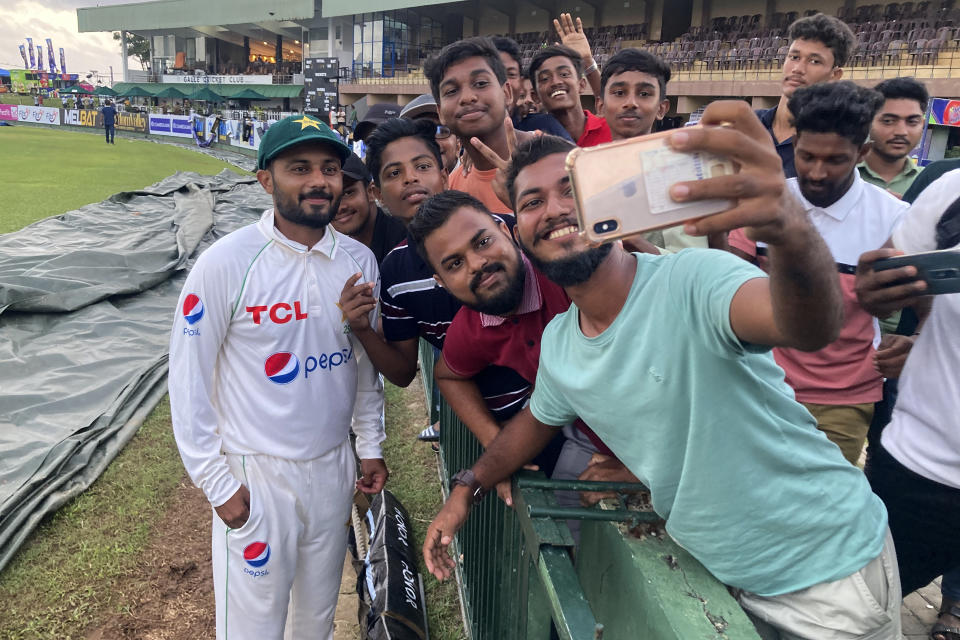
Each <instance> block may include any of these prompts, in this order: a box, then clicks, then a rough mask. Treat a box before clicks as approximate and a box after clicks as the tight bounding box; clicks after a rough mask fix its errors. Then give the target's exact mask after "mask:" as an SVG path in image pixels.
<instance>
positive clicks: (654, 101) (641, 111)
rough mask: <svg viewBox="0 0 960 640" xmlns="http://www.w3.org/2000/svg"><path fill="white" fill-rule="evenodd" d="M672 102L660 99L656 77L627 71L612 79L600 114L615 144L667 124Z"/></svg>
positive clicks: (605, 92)
mask: <svg viewBox="0 0 960 640" xmlns="http://www.w3.org/2000/svg"><path fill="white" fill-rule="evenodd" d="M669 110H670V101H669V100H662V99H661V98H660V84H659V82H658V81H657V78H656V77H655V76H652V75H650V74H649V73H644V72H643V71H624V72H623V73H618V74H616V75H614V76H611V77H610V79H609V80H608V81H607V86H606V87H605V88H604V90H603V99H602V100H598V105H597V112H598V113H599V115H601V116H603V118H604V119H606V121H607V124H608V125H609V126H610V133H611V134H612V135H613V139H614V140H623V139H625V138H635V137H636V136H643V135H646V134H648V133H650V131H651V130H652V129H653V124H654V123H655V122H656V121H657V120H663V117H664V116H665V115H667V111H669Z"/></svg>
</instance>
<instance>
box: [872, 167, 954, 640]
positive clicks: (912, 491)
mask: <svg viewBox="0 0 960 640" xmlns="http://www.w3.org/2000/svg"><path fill="white" fill-rule="evenodd" d="M958 194H960V169H958V170H954V171H950V172H948V173H945V174H944V175H942V176H941V177H940V178H939V179H937V180H936V181H935V182H933V183H932V184H930V186H928V187H927V188H926V189H925V190H924V191H923V192H922V193H921V194H920V196H919V197H918V198H917V200H916V202H915V203H914V204H913V206H912V207H910V210H909V211H908V212H907V214H906V216H904V218H903V221H902V223H901V224H900V225H899V226H898V227H897V228H896V230H895V231H894V233H893V238H892V240H893V245H894V247H896V249H881V250H878V251H870V252H867V253H865V254H864V255H863V256H862V257H861V258H860V263H859V265H858V268H857V295H858V297H859V299H860V302H861V304H863V305H864V307H866V308H867V309H869V310H870V311H871V312H872V313H875V314H877V315H878V316H880V317H883V316H886V315H888V314H889V313H890V312H892V311H895V310H897V309H902V308H904V307H907V306H912V307H914V309H915V310H917V313H918V315H919V316H920V317H921V319H923V322H922V325H921V328H920V333H919V335H918V336H916V342H915V343H914V346H913V348H912V349H911V350H910V354H909V356H908V357H907V361H906V364H905V365H904V367H903V373H902V374H901V376H900V393H899V396H898V398H897V403H896V405H895V406H894V409H893V417H892V418H891V420H890V424H888V425H887V427H886V428H885V429H884V430H883V434H882V436H881V438H880V442H879V443H878V446H877V447H876V452H872V453H871V456H870V458H869V459H868V460H867V466H866V469H865V471H866V473H867V479H868V480H870V486H871V487H872V488H873V490H874V492H875V493H876V494H877V495H878V496H880V498H881V499H882V500H883V502H884V504H885V505H886V507H887V511H888V512H889V514H890V531H891V533H892V534H893V538H894V542H895V545H896V548H897V556H898V558H899V560H900V567H901V573H900V579H901V584H902V585H903V593H904V595H906V594H909V593H911V592H912V591H914V590H916V589H919V588H921V587H924V586H926V585H927V584H929V583H930V581H931V580H933V579H934V578H936V577H937V576H939V575H941V574H942V575H943V581H942V584H941V590H942V593H943V601H942V604H941V606H940V617H939V620H938V621H937V623H936V625H934V627H933V630H932V631H931V634H930V637H931V638H933V639H934V640H954V639H955V638H957V637H960V546H958V545H957V531H958V530H960V427H958V425H957V415H960V395H958V394H957V389H958V387H960V337H958V334H957V326H958V324H960V293H952V294H943V295H937V296H930V297H925V296H924V295H923V294H924V293H925V292H926V289H927V287H926V283H925V282H924V281H923V280H917V279H916V276H917V271H916V268H915V267H900V268H898V269H890V270H886V271H874V269H873V264H874V262H875V261H876V260H878V259H880V258H886V257H889V256H891V255H895V254H896V253H899V252H906V253H921V252H926V251H934V250H942V249H953V250H955V251H956V250H960V197H958ZM931 298H932V299H931ZM928 310H929V316H927V317H926V318H924V316H926V315H927V313H926V312H927V311H928ZM872 446H873V445H871V447H872Z"/></svg>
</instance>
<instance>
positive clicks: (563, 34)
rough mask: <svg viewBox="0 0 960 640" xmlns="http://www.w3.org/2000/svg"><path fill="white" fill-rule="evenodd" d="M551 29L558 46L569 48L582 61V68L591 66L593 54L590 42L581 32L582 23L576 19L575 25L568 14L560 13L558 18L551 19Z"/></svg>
mask: <svg viewBox="0 0 960 640" xmlns="http://www.w3.org/2000/svg"><path fill="white" fill-rule="evenodd" d="M553 28H554V29H556V31H557V36H558V37H559V38H560V44H562V45H564V46H565V47H570V48H571V49H573V50H574V51H576V52H577V55H579V56H580V58H581V59H582V60H583V63H584V67H585V68H586V67H589V66H590V65H591V64H592V62H591V61H592V60H593V53H592V52H591V51H590V42H589V41H588V40H587V36H586V34H585V33H584V32H583V22H582V21H581V20H580V18H577V20H576V23H574V20H573V18H572V17H570V14H569V13H561V14H560V18H559V19H558V18H554V19H553Z"/></svg>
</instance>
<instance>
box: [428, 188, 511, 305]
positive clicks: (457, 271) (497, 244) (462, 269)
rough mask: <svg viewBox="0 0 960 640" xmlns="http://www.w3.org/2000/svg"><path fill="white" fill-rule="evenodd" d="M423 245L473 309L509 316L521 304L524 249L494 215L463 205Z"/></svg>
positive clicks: (443, 278)
mask: <svg viewBox="0 0 960 640" xmlns="http://www.w3.org/2000/svg"><path fill="white" fill-rule="evenodd" d="M423 247H424V250H425V252H426V254H427V258H428V259H429V262H430V265H431V266H432V267H433V268H434V272H435V274H436V275H435V276H434V277H435V278H436V279H437V281H438V282H439V283H440V284H441V285H442V286H443V287H444V288H446V289H447V290H448V291H449V292H450V294H451V295H453V297H455V298H456V299H457V300H459V301H460V302H462V303H463V304H465V305H467V306H468V307H470V308H471V309H474V310H476V311H480V312H482V313H487V314H490V315H506V314H509V313H511V312H513V311H515V310H516V308H517V307H518V306H519V305H520V300H521V299H522V298H523V285H524V279H525V275H526V271H525V268H524V264H523V260H522V259H521V258H520V251H519V250H518V249H517V246H516V245H515V244H514V243H513V240H511V238H510V236H509V234H508V232H507V228H506V226H505V225H504V224H503V223H498V222H497V221H496V220H494V219H493V217H492V216H490V215H489V214H488V213H486V212H484V211H478V210H477V209H474V208H472V207H466V206H464V207H460V208H459V209H457V210H456V211H454V212H453V213H452V214H450V217H449V218H447V220H446V222H444V223H443V224H442V225H441V226H440V227H438V228H437V229H435V230H434V231H433V232H432V233H430V235H429V236H427V237H426V239H425V241H424V243H423Z"/></svg>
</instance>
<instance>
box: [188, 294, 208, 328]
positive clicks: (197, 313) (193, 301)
mask: <svg viewBox="0 0 960 640" xmlns="http://www.w3.org/2000/svg"><path fill="white" fill-rule="evenodd" d="M202 317H203V301H201V300H200V298H199V297H197V295H195V294H193V293H189V294H187V297H186V298H184V300H183V319H184V320H186V321H187V324H196V323H198V322H200V318H202Z"/></svg>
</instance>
